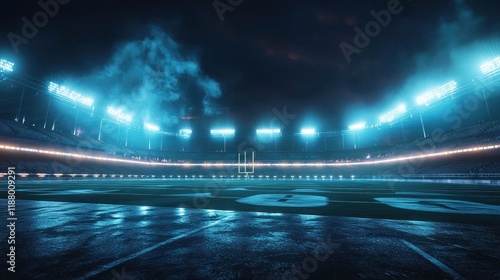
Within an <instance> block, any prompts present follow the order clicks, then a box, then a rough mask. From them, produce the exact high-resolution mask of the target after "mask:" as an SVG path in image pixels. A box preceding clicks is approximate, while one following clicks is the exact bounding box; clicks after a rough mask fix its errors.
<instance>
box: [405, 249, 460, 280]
mask: <svg viewBox="0 0 500 280" xmlns="http://www.w3.org/2000/svg"><path fill="white" fill-rule="evenodd" d="M402 241H403V243H404V244H405V245H406V246H408V247H410V248H411V249H412V250H414V251H415V252H417V253H418V254H419V255H421V256H422V257H424V258H425V259H426V260H428V261H429V262H431V263H432V264H434V265H435V266H437V267H438V268H439V269H441V270H442V271H443V272H445V273H447V274H449V275H450V276H451V277H453V279H463V280H465V278H463V277H462V276H461V275H460V274H458V273H457V272H456V271H454V270H453V269H451V268H449V267H448V266H446V265H445V264H444V263H442V262H440V261H439V260H437V259H436V258H434V257H432V256H431V255H429V254H427V253H426V252H424V251H422V250H421V249H420V248H418V247H417V246H415V245H413V244H411V243H410V242H408V241H406V240H402Z"/></svg>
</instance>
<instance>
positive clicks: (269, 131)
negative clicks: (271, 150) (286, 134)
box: [257, 128, 281, 135]
mask: <svg viewBox="0 0 500 280" xmlns="http://www.w3.org/2000/svg"><path fill="white" fill-rule="evenodd" d="M280 133H281V129H279V128H263V129H257V135H272V134H280Z"/></svg>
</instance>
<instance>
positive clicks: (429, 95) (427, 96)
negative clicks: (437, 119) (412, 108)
mask: <svg viewBox="0 0 500 280" xmlns="http://www.w3.org/2000/svg"><path fill="white" fill-rule="evenodd" d="M456 89H457V83H456V82H455V81H451V82H448V83H446V84H444V85H442V86H440V87H438V88H436V89H433V90H431V91H428V92H426V93H424V94H422V95H420V96H419V97H417V104H418V105H426V106H427V105H429V104H431V103H433V102H436V101H438V100H441V99H443V98H445V97H448V96H450V95H451V94H453V92H455V90H456Z"/></svg>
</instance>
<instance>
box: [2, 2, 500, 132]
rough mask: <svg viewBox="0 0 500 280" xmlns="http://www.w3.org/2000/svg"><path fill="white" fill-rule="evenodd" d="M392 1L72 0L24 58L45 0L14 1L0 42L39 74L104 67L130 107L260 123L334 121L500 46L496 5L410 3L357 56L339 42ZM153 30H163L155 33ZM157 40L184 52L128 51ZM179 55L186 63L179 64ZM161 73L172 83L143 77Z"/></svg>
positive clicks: (387, 101)
mask: <svg viewBox="0 0 500 280" xmlns="http://www.w3.org/2000/svg"><path fill="white" fill-rule="evenodd" d="M20 2H22V3H20ZM388 2H389V1H387V0H377V1H362V0H356V1H298V0H295V1H286V3H284V2H282V1H250V0H243V2H242V3H241V4H240V5H239V6H237V7H235V8H234V10H233V11H232V12H227V13H225V15H224V21H220V19H219V17H218V15H217V13H216V11H215V10H214V8H213V6H212V1H141V2H140V1H79V0H72V1H70V3H69V4H67V5H65V6H61V9H60V11H59V13H58V14H57V15H56V16H55V17H53V18H50V21H49V23H48V24H47V25H46V26H45V27H43V28H40V30H39V33H38V35H37V36H36V37H34V38H33V39H30V42H29V43H28V44H26V45H21V46H20V52H19V53H18V54H14V53H13V52H12V48H11V46H10V43H9V41H8V39H7V36H6V34H7V33H8V32H19V30H20V28H21V25H22V22H21V21H20V19H21V18H22V17H23V16H27V17H30V16H31V15H32V14H33V13H34V12H36V11H37V10H38V9H39V7H38V5H37V4H36V1H7V2H5V3H4V4H3V5H2V16H3V21H5V22H6V23H5V24H2V27H1V31H2V34H3V35H2V37H1V38H0V50H1V53H2V54H6V56H8V57H10V58H12V60H14V61H16V63H17V64H16V65H18V67H19V68H20V69H22V71H25V72H26V73H29V74H32V75H33V76H36V77H38V78H41V79H42V78H59V79H64V78H68V77H72V78H73V79H75V78H76V77H81V78H82V80H85V79H87V80H88V81H90V80H91V79H90V77H93V75H98V77H100V80H99V79H98V77H97V76H96V77H94V78H93V79H94V80H92V81H93V82H92V84H94V85H102V87H106V89H105V90H102V91H106V92H108V93H110V94H109V95H106V98H104V97H103V100H107V99H108V98H112V102H115V103H119V104H124V105H127V106H128V105H130V104H127V101H126V100H129V103H133V104H135V105H136V107H137V109H139V108H140V109H141V110H145V109H146V108H151V110H150V112H151V114H152V115H151V116H150V118H152V119H155V118H162V119H167V117H168V116H170V117H169V120H168V121H167V122H168V123H175V121H176V120H177V119H178V118H180V117H181V116H183V115H196V114H199V115H210V114H213V113H217V112H221V113H223V114H226V115H228V117H230V118H234V119H235V121H237V122H242V121H246V120H252V121H257V120H259V116H261V115H262V116H266V115H269V113H270V112H272V109H273V108H278V109H279V108H282V107H283V106H288V108H289V111H290V112H291V113H294V114H297V115H298V119H300V118H307V116H308V115H310V114H311V113H313V114H314V115H316V116H318V117H321V118H324V119H325V120H329V121H325V122H324V123H326V124H325V126H326V127H325V128H326V129H331V128H339V126H345V124H346V122H350V121H351V120H352V118H353V116H356V115H358V114H361V113H366V112H367V111H368V110H373V111H377V108H387V107H390V106H392V104H391V102H394V100H395V99H400V100H403V101H404V100H405V99H407V98H410V97H411V96H412V94H414V93H415V92H416V90H417V89H419V87H422V88H424V87H425V86H427V85H428V84H432V83H433V82H435V83H439V82H442V80H444V81H447V80H446V79H447V78H448V76H452V75H453V74H457V75H459V76H460V73H462V75H463V76H466V75H465V74H464V73H463V71H462V72H459V71H461V69H462V70H463V69H471V68H472V66H469V67H468V68H467V67H466V65H469V64H470V63H476V62H475V61H474V59H476V58H477V57H479V58H480V57H486V56H488V55H492V54H494V53H495V52H498V51H499V45H498V38H499V30H500V28H499V27H500V26H499V22H498V19H497V14H496V13H495V11H498V10H499V9H498V5H499V4H497V3H496V2H493V1H487V0H481V1H466V0H445V1H430V0H428V1H424V0H421V1H416V0H414V1H408V0H401V5H402V6H403V7H404V9H403V11H402V12H401V13H400V14H397V15H393V17H392V20H391V23H390V24H389V25H388V26H387V27H385V28H383V29H382V30H381V32H380V34H379V35H378V36H376V37H375V38H372V40H371V42H370V44H369V45H368V46H367V47H366V48H364V49H363V50H362V52H361V53H359V54H355V55H353V56H352V63H350V64H349V63H347V62H346V60H345V57H344V55H343V54H342V52H341V51H340V49H339V47H338V46H339V44H340V43H341V42H348V43H351V44H352V41H353V38H354V36H355V32H354V31H353V28H354V27H355V26H358V27H360V28H364V25H365V24H366V23H367V22H369V21H371V20H373V18H372V17H371V15H370V11H371V10H374V11H379V10H381V9H386V8H387V3H388ZM5 7H7V8H5ZM4 11H8V14H5V12H4ZM153 26H154V27H156V28H158V30H161V31H158V30H157V31H156V32H159V33H157V34H160V35H158V36H155V35H152V33H151V32H152V31H151V30H152V29H151V28H152V27H153ZM161 34H164V35H161ZM162 36H163V37H162ZM147 40H150V41H148V42H150V43H152V44H153V43H156V44H157V45H156V48H157V50H160V53H162V50H163V53H164V54H165V49H168V50H169V51H171V50H173V52H174V53H175V55H174V59H173V60H169V59H168V58H167V57H164V58H162V59H158V57H147V54H146V53H142V52H143V51H144V52H146V49H145V48H144V49H142V50H141V51H140V52H141V53H135V52H133V51H130V52H129V53H124V52H126V47H127V46H131V45H132V46H135V47H137V44H141V42H142V43H144V42H146V41H147ZM169 40H172V41H169ZM168 42H170V43H171V44H173V45H171V46H169V43H168ZM134 44H135V45H134ZM135 51H137V49H136V50H135ZM464 56H465V57H467V59H466V61H464V59H462V60H460V57H464ZM120 57H122V58H121V59H124V58H129V59H133V60H134V63H136V65H128V66H127V62H126V59H125V60H123V61H119V60H120ZM139 57H141V58H140V59H139ZM174 61H176V62H181V63H180V64H181V65H184V67H187V68H182V67H181V69H177V68H175V66H174V64H175V63H174ZM112 65H115V66H118V65H120V67H119V68H113V66H112ZM189 65H191V66H192V67H193V68H189ZM194 65H196V66H194ZM195 68H196V70H195ZM167 69H168V70H167ZM125 70H126V71H125ZM106 71H108V72H109V73H113V74H109V73H108V74H109V76H106V73H107V72H106ZM120 71H123V73H120ZM158 71H160V73H162V75H164V77H165V80H163V81H161V82H158V81H156V80H154V79H153V82H151V81H150V82H146V81H145V79H146V80H147V79H148V78H147V77H151V75H152V74H153V75H155V73H156V74H158ZM190 71H191V72H190ZM455 72H458V73H455ZM104 77H108V78H109V79H108V78H106V79H105V78H104ZM167 77H168V78H167ZM428 77H432V79H431V80H433V81H429V78H428ZM441 77H442V78H441ZM89 79H90V80H89ZM95 79H98V80H99V81H100V83H97V82H95V81H96V80H95ZM422 84H424V85H422ZM219 86H220V87H219ZM204 89H205V90H204ZM219 89H220V91H219ZM96 91H97V90H96ZM156 91H157V92H162V94H163V95H159V94H155V96H158V99H149V98H147V97H146V96H145V95H143V94H144V93H145V92H148V94H152V92H156ZM97 92H98V91H97ZM141 92H142V93H141ZM219 95H220V97H219ZM129 98H131V99H129ZM130 100H133V101H130ZM106 105H108V104H107V103H106ZM162 110H163V113H160V112H162ZM207 110H208V111H210V112H208V111H207ZM162 114H163V115H162ZM153 115H154V116H153Z"/></svg>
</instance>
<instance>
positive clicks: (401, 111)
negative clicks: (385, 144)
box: [379, 104, 407, 145]
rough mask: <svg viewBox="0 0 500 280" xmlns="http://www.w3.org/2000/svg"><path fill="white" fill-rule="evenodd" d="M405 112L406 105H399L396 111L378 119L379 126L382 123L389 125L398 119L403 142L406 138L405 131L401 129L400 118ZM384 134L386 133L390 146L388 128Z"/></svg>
mask: <svg viewBox="0 0 500 280" xmlns="http://www.w3.org/2000/svg"><path fill="white" fill-rule="evenodd" d="M406 112H407V110H406V105H405V104H400V105H399V106H398V107H397V108H396V109H393V110H391V111H389V112H387V113H385V114H383V115H382V116H380V117H379V121H380V123H381V124H383V123H387V124H389V123H391V122H393V121H397V120H398V119H400V123H401V130H402V131H403V141H405V142H406V137H405V129H404V127H403V119H402V117H403V116H404V115H405V114H406ZM386 132H387V139H388V140H389V145H390V137H389V126H386Z"/></svg>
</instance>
